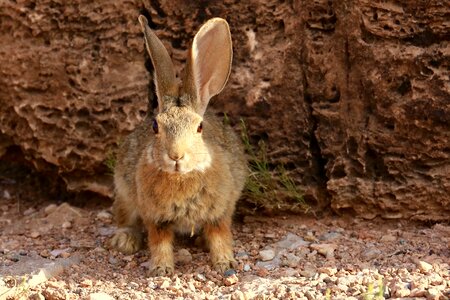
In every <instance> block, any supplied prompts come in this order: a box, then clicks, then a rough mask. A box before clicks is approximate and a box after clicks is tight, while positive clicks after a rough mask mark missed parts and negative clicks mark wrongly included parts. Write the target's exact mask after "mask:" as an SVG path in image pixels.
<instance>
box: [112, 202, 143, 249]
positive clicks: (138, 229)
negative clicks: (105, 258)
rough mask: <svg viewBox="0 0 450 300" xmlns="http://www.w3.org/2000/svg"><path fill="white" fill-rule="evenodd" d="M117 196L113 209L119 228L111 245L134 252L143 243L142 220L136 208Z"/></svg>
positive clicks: (140, 247)
mask: <svg viewBox="0 0 450 300" xmlns="http://www.w3.org/2000/svg"><path fill="white" fill-rule="evenodd" d="M122 199H123V198H121V196H120V195H117V196H116V200H115V201H114V205H113V210H114V215H115V218H116V222H117V230H116V232H115V234H114V236H113V237H112V239H111V241H110V246H111V247H113V248H115V249H117V250H119V251H120V252H122V253H125V254H133V253H135V252H137V251H139V250H140V249H142V245H143V238H144V236H143V234H142V221H141V218H140V217H139V215H138V213H137V211H136V208H135V207H133V206H132V205H130V204H129V203H127V202H126V201H123V200H122Z"/></svg>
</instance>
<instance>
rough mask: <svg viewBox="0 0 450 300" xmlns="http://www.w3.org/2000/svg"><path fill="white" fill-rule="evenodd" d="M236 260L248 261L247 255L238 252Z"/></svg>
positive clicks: (244, 252)
mask: <svg viewBox="0 0 450 300" xmlns="http://www.w3.org/2000/svg"><path fill="white" fill-rule="evenodd" d="M236 258H237V259H238V260H244V259H248V253H247V252H246V251H239V252H238V253H236Z"/></svg>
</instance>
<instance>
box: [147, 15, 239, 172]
mask: <svg viewBox="0 0 450 300" xmlns="http://www.w3.org/2000/svg"><path fill="white" fill-rule="evenodd" d="M139 22H140V23H141V26H142V30H143V32H144V35H145V44H146V47H147V51H148V53H149V54H150V57H151V60H152V63H153V67H154V70H155V72H154V82H155V88H156V95H157V98H158V112H157V114H156V117H155V119H154V120H153V124H152V127H153V128H149V134H154V136H155V138H154V139H153V141H154V142H153V144H152V145H151V146H150V147H149V149H148V152H147V153H148V154H147V159H148V160H149V161H150V162H152V163H154V164H157V165H158V167H159V168H160V169H161V170H163V171H166V172H171V173H180V174H183V173H187V172H190V171H193V170H197V171H203V170H205V169H206V168H208V167H209V165H210V164H211V160H212V156H214V153H211V149H209V148H208V147H207V144H205V141H204V137H203V134H202V132H203V130H209V128H207V126H208V123H207V121H205V122H203V115H204V113H205V111H206V107H207V106H208V103H209V100H210V99H211V97H213V96H215V95H217V94H218V93H220V91H222V89H223V87H224V86H225V84H226V82H227V80H228V76H229V74H230V70H231V60H232V53H233V52H232V44H231V34H230V30H229V27H228V24H227V22H226V21H225V20H223V19H220V18H214V19H211V20H209V21H208V22H207V23H206V24H204V25H203V26H202V27H201V28H200V30H199V32H198V33H197V34H196V35H195V37H194V41H193V43H192V47H191V49H190V51H189V57H188V59H187V66H186V70H185V75H184V78H183V81H182V83H181V84H180V83H179V81H178V80H177V78H176V76H175V71H174V67H173V64H172V61H171V59H170V57H169V54H168V53H167V50H166V49H165V48H164V46H163V44H162V42H161V41H160V40H159V39H158V38H157V37H156V35H155V34H154V33H153V32H152V31H151V30H150V28H149V27H148V22H147V19H146V18H145V17H144V16H139ZM213 134H214V133H213Z"/></svg>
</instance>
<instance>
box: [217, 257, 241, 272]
mask: <svg viewBox="0 0 450 300" xmlns="http://www.w3.org/2000/svg"><path fill="white" fill-rule="evenodd" d="M213 268H214V270H216V271H217V272H219V273H225V271H227V270H229V269H236V268H237V262H236V260H234V258H232V257H231V258H223V259H220V260H217V261H213Z"/></svg>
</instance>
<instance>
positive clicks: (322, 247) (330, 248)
mask: <svg viewBox="0 0 450 300" xmlns="http://www.w3.org/2000/svg"><path fill="white" fill-rule="evenodd" d="M310 247H311V249H312V250H316V251H317V252H318V253H320V254H322V255H323V256H325V257H326V258H327V259H331V258H333V257H334V250H336V247H337V246H336V245H335V244H311V245H310Z"/></svg>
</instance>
